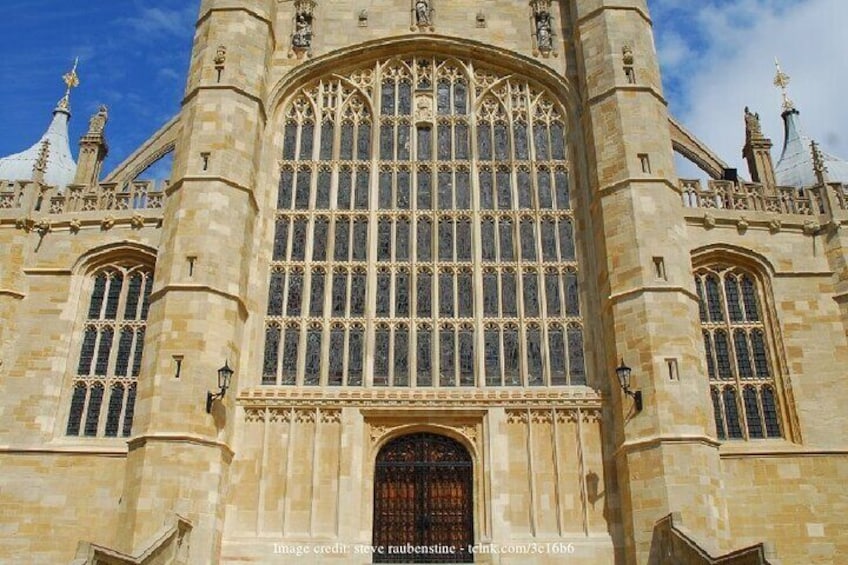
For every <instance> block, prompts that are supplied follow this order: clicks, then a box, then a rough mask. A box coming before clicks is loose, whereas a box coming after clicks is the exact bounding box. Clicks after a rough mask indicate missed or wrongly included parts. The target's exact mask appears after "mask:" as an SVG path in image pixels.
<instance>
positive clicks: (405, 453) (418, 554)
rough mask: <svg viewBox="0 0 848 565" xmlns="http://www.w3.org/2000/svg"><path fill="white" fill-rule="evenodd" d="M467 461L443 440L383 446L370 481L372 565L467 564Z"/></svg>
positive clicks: (428, 437) (417, 437) (416, 437)
mask: <svg viewBox="0 0 848 565" xmlns="http://www.w3.org/2000/svg"><path fill="white" fill-rule="evenodd" d="M473 485H474V482H473V466H472V463H471V456H470V455H469V453H468V451H467V450H466V449H465V447H463V446H462V445H461V444H460V443H459V442H457V441H454V440H452V439H450V438H448V437H445V436H440V435H436V434H429V433H417V434H411V435H406V436H402V437H399V438H397V439H394V440H392V441H390V442H389V443H387V444H386V445H385V446H384V447H383V448H382V449H381V450H380V453H379V455H378V456H377V467H376V473H375V477H374V537H373V540H374V546H375V548H380V549H381V550H382V552H377V553H375V554H374V563H471V562H473V561H474V557H473V554H472V553H471V552H470V551H469V549H470V546H471V545H473V544H474V514H473V507H474V496H473V495H474V493H473V490H474V487H473Z"/></svg>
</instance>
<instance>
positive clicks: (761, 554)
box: [648, 512, 774, 565]
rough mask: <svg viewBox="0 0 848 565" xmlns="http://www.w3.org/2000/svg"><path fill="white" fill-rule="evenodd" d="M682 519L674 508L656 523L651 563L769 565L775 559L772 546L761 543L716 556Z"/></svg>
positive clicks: (678, 564)
mask: <svg viewBox="0 0 848 565" xmlns="http://www.w3.org/2000/svg"><path fill="white" fill-rule="evenodd" d="M680 521H681V520H680V515H679V514H678V513H677V512H674V513H672V514H669V515H668V516H666V517H665V518H663V519H662V520H660V521H659V522H657V523H656V524H655V525H654V536H653V539H652V541H651V557H650V559H649V561H648V562H649V563H650V564H651V565H654V564H656V565H661V564H665V563H674V564H675V565H769V563H771V562H772V561H771V560H773V559H774V556H773V555H771V554H772V551H771V549H770V547H769V546H767V545H765V544H762V543H761V544H757V545H754V546H751V547H746V548H744V549H740V550H737V551H733V552H730V553H727V554H725V555H722V556H720V557H713V556H711V555H710V554H709V553H708V552H707V551H706V550H705V549H704V548H703V547H701V546H700V545H699V544H698V543H697V542H695V540H694V539H692V536H691V535H689V534H688V533H687V532H686V530H685V529H684V528H683V527H682V526H681V525H680Z"/></svg>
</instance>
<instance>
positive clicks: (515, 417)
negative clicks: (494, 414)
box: [506, 410, 530, 424]
mask: <svg viewBox="0 0 848 565" xmlns="http://www.w3.org/2000/svg"><path fill="white" fill-rule="evenodd" d="M506 421H507V423H508V424H526V423H528V422H529V421H530V415H529V414H528V413H527V410H507V411H506Z"/></svg>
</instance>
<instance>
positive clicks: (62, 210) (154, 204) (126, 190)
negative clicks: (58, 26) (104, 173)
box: [42, 181, 167, 214]
mask: <svg viewBox="0 0 848 565" xmlns="http://www.w3.org/2000/svg"><path fill="white" fill-rule="evenodd" d="M166 187H167V182H165V183H156V182H155V181H133V182H131V183H129V184H127V185H125V186H124V187H122V188H119V187H118V185H117V184H114V183H108V184H99V185H97V186H94V187H83V186H74V185H70V186H68V187H67V189H66V190H65V191H63V192H62V193H58V191H56V190H55V189H49V190H47V191H45V193H46V194H45V195H44V196H43V202H48V203H49V208H48V211H49V212H50V214H66V213H68V212H93V211H97V210H151V209H157V208H162V205H163V203H164V201H165V188H166ZM42 207H43V203H42Z"/></svg>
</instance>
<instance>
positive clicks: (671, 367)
mask: <svg viewBox="0 0 848 565" xmlns="http://www.w3.org/2000/svg"><path fill="white" fill-rule="evenodd" d="M665 365H666V369H667V370H668V380H670V381H679V380H680V374H679V373H678V369H677V359H674V358H671V359H666V360H665Z"/></svg>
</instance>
